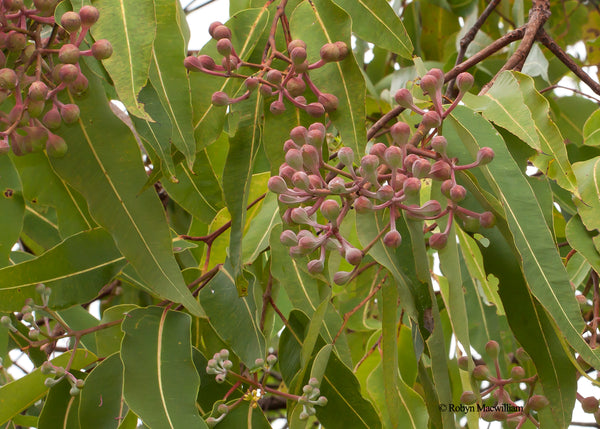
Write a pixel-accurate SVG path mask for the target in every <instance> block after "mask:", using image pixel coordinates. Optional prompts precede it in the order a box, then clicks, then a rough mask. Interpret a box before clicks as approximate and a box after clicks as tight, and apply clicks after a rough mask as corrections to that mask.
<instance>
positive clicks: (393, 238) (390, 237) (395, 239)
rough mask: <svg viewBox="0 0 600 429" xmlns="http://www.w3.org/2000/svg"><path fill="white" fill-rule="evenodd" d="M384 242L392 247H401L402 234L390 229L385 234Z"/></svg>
mask: <svg viewBox="0 0 600 429" xmlns="http://www.w3.org/2000/svg"><path fill="white" fill-rule="evenodd" d="M383 244H384V245H386V246H387V247H392V248H396V247H399V246H400V244H402V236H401V235H400V233H399V232H398V231H396V230H393V231H389V232H388V233H386V234H385V235H384V236H383Z"/></svg>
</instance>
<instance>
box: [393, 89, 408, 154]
mask: <svg viewBox="0 0 600 429" xmlns="http://www.w3.org/2000/svg"><path fill="white" fill-rule="evenodd" d="M409 94H410V93H409ZM390 135H391V136H392V140H393V141H394V144H397V145H398V146H404V145H405V144H406V143H408V139H409V137H410V126H409V125H408V124H407V123H405V122H396V123H395V124H394V125H392V126H391V128H390Z"/></svg>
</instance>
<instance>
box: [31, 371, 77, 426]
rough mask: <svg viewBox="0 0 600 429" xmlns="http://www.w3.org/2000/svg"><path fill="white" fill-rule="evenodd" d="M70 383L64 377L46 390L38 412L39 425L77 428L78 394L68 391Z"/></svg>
mask: <svg viewBox="0 0 600 429" xmlns="http://www.w3.org/2000/svg"><path fill="white" fill-rule="evenodd" d="M69 390H71V384H70V383H69V381H68V380H67V379H66V378H64V379H63V380H62V381H60V382H59V383H58V384H57V385H56V386H54V387H52V388H51V389H50V391H49V392H48V396H47V397H46V400H45V401H44V408H43V409H42V412H41V413H40V417H39V422H38V425H39V427H42V428H48V429H79V428H80V426H79V396H72V395H71V394H70V393H69Z"/></svg>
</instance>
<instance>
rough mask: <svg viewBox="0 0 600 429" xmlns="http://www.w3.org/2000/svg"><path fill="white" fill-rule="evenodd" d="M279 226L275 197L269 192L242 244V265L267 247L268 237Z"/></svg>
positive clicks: (279, 218)
mask: <svg viewBox="0 0 600 429" xmlns="http://www.w3.org/2000/svg"><path fill="white" fill-rule="evenodd" d="M279 224H281V216H280V215H279V206H278V203H277V196H276V195H275V194H273V193H271V192H269V193H267V196H266V197H265V200H264V201H263V203H262V207H261V208H260V212H259V213H258V214H257V215H256V216H255V217H254V218H253V219H252V221H251V222H250V226H249V227H248V232H247V233H246V235H245V236H244V241H243V242H242V259H243V261H244V264H249V263H252V262H254V260H255V259H256V258H257V257H258V255H260V253H261V252H263V251H264V250H265V249H266V248H267V247H269V237H270V236H271V231H272V230H273V228H274V227H275V226H276V225H279Z"/></svg>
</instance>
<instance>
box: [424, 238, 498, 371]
mask: <svg viewBox="0 0 600 429" xmlns="http://www.w3.org/2000/svg"><path fill="white" fill-rule="evenodd" d="M447 243H448V236H447V235H446V234H440V233H435V234H432V235H431V237H429V247H431V248H432V249H436V250H441V249H443V248H444V247H446V244H447ZM486 368H487V367H486ZM473 375H474V374H473Z"/></svg>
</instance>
